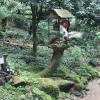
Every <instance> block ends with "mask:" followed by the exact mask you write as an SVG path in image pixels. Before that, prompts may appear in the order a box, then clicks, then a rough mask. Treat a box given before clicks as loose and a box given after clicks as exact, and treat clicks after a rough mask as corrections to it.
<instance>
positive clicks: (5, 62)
mask: <svg viewBox="0 0 100 100" xmlns="http://www.w3.org/2000/svg"><path fill="white" fill-rule="evenodd" d="M7 57H8V55H7V54H3V59H4V65H7V64H8V62H7Z"/></svg>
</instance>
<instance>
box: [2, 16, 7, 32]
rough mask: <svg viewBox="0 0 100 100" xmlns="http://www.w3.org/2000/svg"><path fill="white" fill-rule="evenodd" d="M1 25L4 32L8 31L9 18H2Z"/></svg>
mask: <svg viewBox="0 0 100 100" xmlns="http://www.w3.org/2000/svg"><path fill="white" fill-rule="evenodd" d="M1 25H2V30H3V32H6V25H7V18H4V19H2V21H1Z"/></svg>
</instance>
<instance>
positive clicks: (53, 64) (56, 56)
mask: <svg viewBox="0 0 100 100" xmlns="http://www.w3.org/2000/svg"><path fill="white" fill-rule="evenodd" d="M63 53H64V47H60V48H59V47H56V48H53V56H52V58H51V61H50V64H49V65H48V68H46V69H45V70H44V71H43V72H41V73H40V76H50V75H52V74H53V73H54V72H55V71H56V70H57V68H58V67H59V65H60V61H61V58H62V56H63Z"/></svg>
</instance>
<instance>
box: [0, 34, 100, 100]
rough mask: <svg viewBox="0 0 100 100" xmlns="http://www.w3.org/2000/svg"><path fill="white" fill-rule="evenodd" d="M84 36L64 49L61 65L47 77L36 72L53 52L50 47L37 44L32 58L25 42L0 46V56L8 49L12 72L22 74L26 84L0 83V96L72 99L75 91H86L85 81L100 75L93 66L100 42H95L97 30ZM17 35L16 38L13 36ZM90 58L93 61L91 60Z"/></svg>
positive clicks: (22, 99)
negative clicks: (22, 45) (2, 84)
mask: <svg viewBox="0 0 100 100" xmlns="http://www.w3.org/2000/svg"><path fill="white" fill-rule="evenodd" d="M17 35H18V34H17ZM18 36H19V35H18ZM22 37H23V35H22ZM86 38H88V36H87V37H84V39H83V40H81V42H82V41H83V42H84V43H83V42H82V43H83V44H81V45H79V44H78V45H77V46H75V45H74V46H71V47H70V48H68V49H67V50H65V52H64V55H63V58H62V61H61V64H60V67H59V68H58V69H57V71H56V72H55V74H54V75H52V76H51V77H49V78H41V77H40V76H38V72H40V71H42V70H43V69H45V68H46V67H48V64H49V61H50V58H51V56H52V50H51V49H50V48H48V47H47V46H38V51H37V58H36V61H35V62H34V60H33V58H34V57H33V56H32V48H31V47H28V48H27V47H25V45H24V47H23V48H20V47H19V46H18V45H17V46H11V45H6V44H3V46H0V56H2V54H3V53H5V52H7V53H8V55H9V58H8V61H9V65H10V67H11V68H12V70H13V71H15V75H19V76H21V77H22V78H23V79H24V81H25V82H26V84H25V85H22V86H18V87H14V86H12V85H11V84H9V83H7V84H5V86H0V91H2V92H1V94H0V99H4V100H25V99H26V98H27V100H33V98H34V100H35V99H36V98H38V99H39V100H63V99H64V98H69V99H70V100H71V98H72V97H74V96H75V95H76V96H83V95H84V94H85V93H86V90H87V89H86V85H87V84H88V82H89V81H90V80H92V79H94V78H96V77H98V76H99V72H98V71H97V70H96V69H95V68H94V67H95V65H96V62H95V59H96V58H95V57H96V56H98V55H100V52H99V46H97V45H95V41H97V40H98V38H99V33H98V34H97V36H94V40H90V39H86ZM10 39H12V38H10ZM16 39H19V38H18V37H16ZM29 41H30V40H29ZM74 42H75V41H74ZM90 61H91V62H92V64H90ZM91 65H92V66H91ZM58 80H61V82H58ZM63 81H64V82H63ZM66 81H68V82H66ZM57 83H59V84H57ZM72 89H73V90H72ZM71 96H72V97H71ZM70 97H71V98H70Z"/></svg>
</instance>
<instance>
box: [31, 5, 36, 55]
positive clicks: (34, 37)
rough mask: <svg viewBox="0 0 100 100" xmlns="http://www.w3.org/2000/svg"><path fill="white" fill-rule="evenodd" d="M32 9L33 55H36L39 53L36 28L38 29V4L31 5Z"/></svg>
mask: <svg viewBox="0 0 100 100" xmlns="http://www.w3.org/2000/svg"><path fill="white" fill-rule="evenodd" d="M31 10H32V33H33V55H34V57H36V54H37V35H36V30H37V15H36V13H37V6H36V5H35V4H34V5H31Z"/></svg>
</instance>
